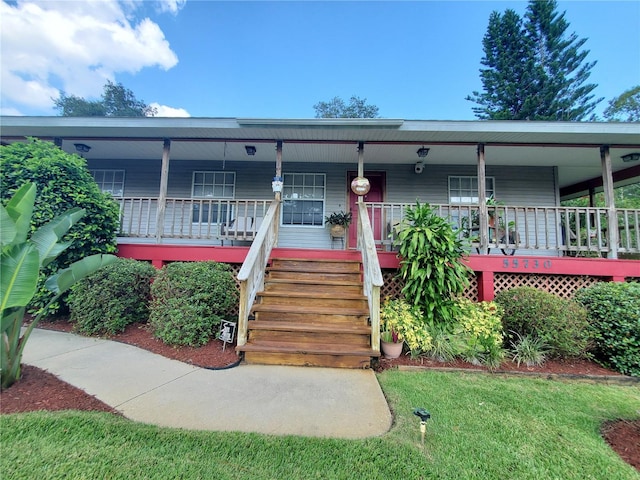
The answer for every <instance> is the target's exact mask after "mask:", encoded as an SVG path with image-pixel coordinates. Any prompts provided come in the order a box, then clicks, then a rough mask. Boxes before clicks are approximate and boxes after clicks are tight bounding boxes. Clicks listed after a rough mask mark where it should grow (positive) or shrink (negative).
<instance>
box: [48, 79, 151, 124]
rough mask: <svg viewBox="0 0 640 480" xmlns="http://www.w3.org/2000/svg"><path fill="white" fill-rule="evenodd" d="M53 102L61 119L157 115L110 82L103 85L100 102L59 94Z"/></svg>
mask: <svg viewBox="0 0 640 480" xmlns="http://www.w3.org/2000/svg"><path fill="white" fill-rule="evenodd" d="M53 102H54V105H55V108H56V109H57V110H58V111H59V112H60V115H61V116H63V117H153V116H154V115H155V114H156V113H157V111H156V109H155V108H153V107H151V106H149V105H147V104H146V103H144V102H143V101H142V100H138V99H137V98H136V97H135V95H134V93H133V92H132V91H131V90H129V89H128V88H125V87H124V85H122V84H121V83H113V82H111V81H107V83H106V84H105V86H104V91H103V93H102V99H101V100H97V101H91V100H85V99H84V98H81V97H77V96H75V95H67V94H66V93H65V92H61V93H60V97H58V98H55V99H53Z"/></svg>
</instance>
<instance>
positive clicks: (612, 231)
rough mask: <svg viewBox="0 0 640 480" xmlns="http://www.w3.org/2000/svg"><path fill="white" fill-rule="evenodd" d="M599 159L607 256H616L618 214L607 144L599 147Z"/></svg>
mask: <svg viewBox="0 0 640 480" xmlns="http://www.w3.org/2000/svg"><path fill="white" fill-rule="evenodd" d="M600 161H601V163H602V188H603V190H604V205H605V207H606V209H607V244H608V246H609V254H608V255H607V258H618V216H617V214H616V204H615V199H614V195H613V174H612V173H611V155H610V154H609V145H602V146H601V147H600Z"/></svg>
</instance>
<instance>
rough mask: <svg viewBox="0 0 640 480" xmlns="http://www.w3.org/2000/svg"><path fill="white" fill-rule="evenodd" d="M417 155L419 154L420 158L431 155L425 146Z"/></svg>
mask: <svg viewBox="0 0 640 480" xmlns="http://www.w3.org/2000/svg"><path fill="white" fill-rule="evenodd" d="M416 153H417V154H418V157H420V158H425V157H426V156H427V155H429V149H428V148H425V146H424V145H423V146H422V147H421V148H419V149H418V151H417V152H416Z"/></svg>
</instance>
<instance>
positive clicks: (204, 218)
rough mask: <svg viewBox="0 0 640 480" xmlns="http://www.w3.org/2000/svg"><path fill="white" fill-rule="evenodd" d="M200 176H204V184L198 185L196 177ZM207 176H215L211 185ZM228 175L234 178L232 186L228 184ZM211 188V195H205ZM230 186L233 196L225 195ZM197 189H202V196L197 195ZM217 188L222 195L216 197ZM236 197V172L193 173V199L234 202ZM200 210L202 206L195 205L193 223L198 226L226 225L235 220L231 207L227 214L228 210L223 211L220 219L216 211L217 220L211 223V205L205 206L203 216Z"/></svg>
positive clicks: (207, 171)
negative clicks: (206, 190) (220, 179)
mask: <svg viewBox="0 0 640 480" xmlns="http://www.w3.org/2000/svg"><path fill="white" fill-rule="evenodd" d="M198 175H202V177H203V181H202V183H198V184H196V177H197V176H198ZM207 175H213V177H212V182H211V183H207V181H206V180H207ZM218 175H220V176H222V182H218V181H217V176H218ZM228 175H232V178H233V183H232V184H228V183H226V179H227V176H228ZM209 186H210V187H211V193H210V194H205V193H204V190H205V187H209ZM229 186H230V187H231V194H230V195H225V192H226V191H227V188H228V187H229ZM197 187H202V194H201V195H196V189H197ZM216 187H219V188H221V190H222V192H221V194H219V195H216ZM235 196H236V172H229V171H214V170H194V171H193V173H192V175H191V198H192V199H193V200H233V199H234V198H235ZM199 208H200V205H199V204H198V203H194V204H193V206H192V211H191V221H192V223H194V224H196V225H202V224H208V223H211V224H212V225H217V224H221V223H226V222H227V220H231V219H233V207H231V211H230V212H227V211H226V210H224V209H222V210H221V212H220V216H219V217H220V218H217V217H218V215H217V213H218V212H217V211H216V212H215V213H216V215H215V216H216V218H214V219H212V220H213V221H212V222H209V217H210V216H211V214H210V213H209V204H206V205H203V211H202V214H200V211H199ZM211 213H213V212H211Z"/></svg>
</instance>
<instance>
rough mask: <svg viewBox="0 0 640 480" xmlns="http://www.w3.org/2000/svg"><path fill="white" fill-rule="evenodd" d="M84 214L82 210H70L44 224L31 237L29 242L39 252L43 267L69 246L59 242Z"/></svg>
mask: <svg viewBox="0 0 640 480" xmlns="http://www.w3.org/2000/svg"><path fill="white" fill-rule="evenodd" d="M84 214H85V210H84V209H82V208H77V207H76V208H72V209H70V210H67V211H66V212H64V213H62V214H61V215H58V216H56V217H55V218H53V219H52V220H51V221H50V222H47V223H45V224H44V225H42V226H41V227H40V228H38V230H36V231H35V232H34V233H33V235H31V241H32V242H33V243H34V244H35V245H36V248H37V249H38V251H39V252H40V261H41V263H42V266H43V267H44V266H46V265H48V264H49V263H51V262H52V261H53V260H54V259H55V258H56V257H57V256H58V255H60V253H62V252H63V251H64V250H65V249H66V248H68V247H69V246H70V245H71V243H70V242H69V243H60V242H59V240H60V239H61V238H62V237H64V235H65V234H66V233H67V232H68V231H69V229H70V228H71V227H73V225H74V224H75V223H76V222H77V221H78V220H80V219H81V218H82V217H83V216H84Z"/></svg>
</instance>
